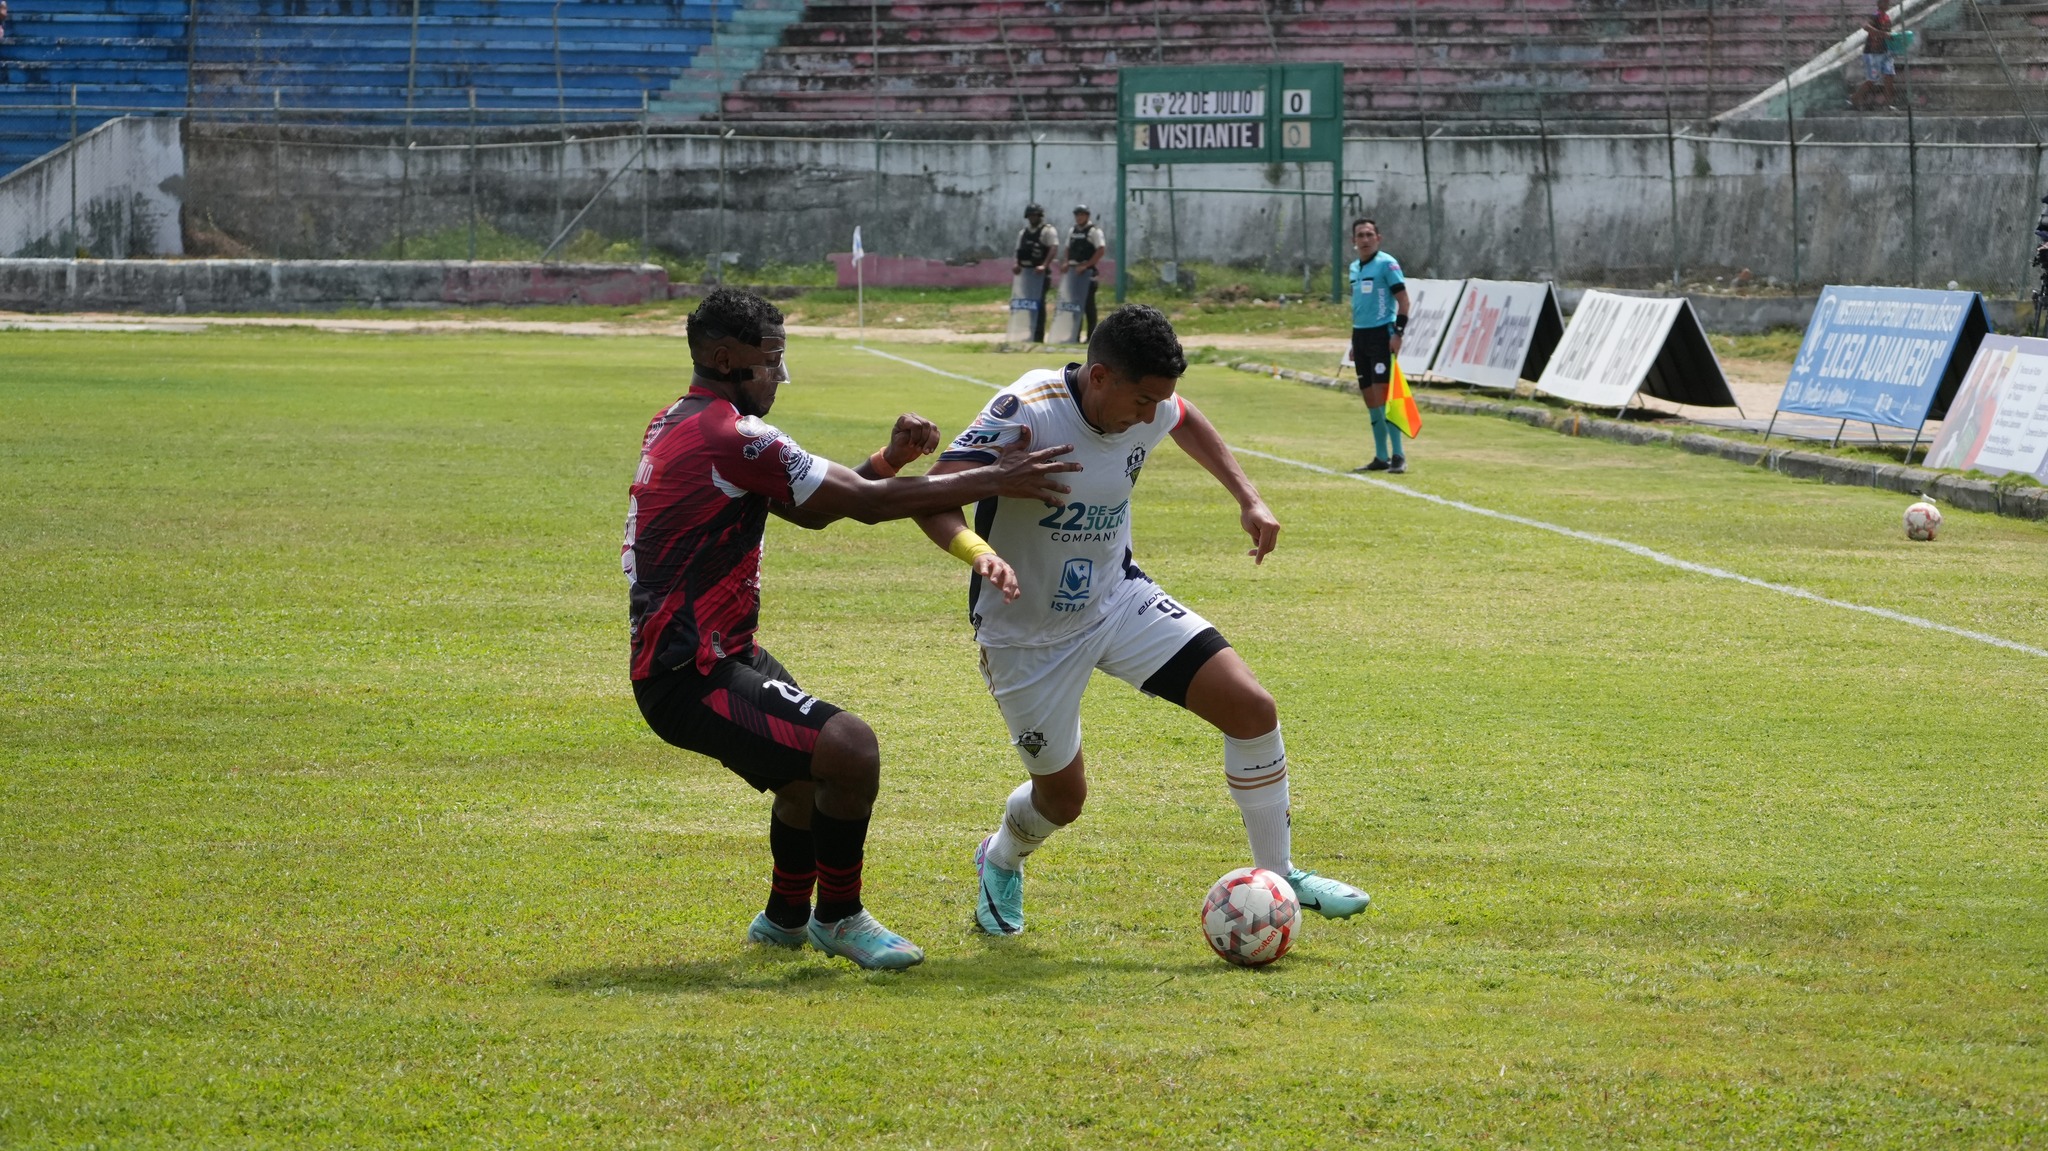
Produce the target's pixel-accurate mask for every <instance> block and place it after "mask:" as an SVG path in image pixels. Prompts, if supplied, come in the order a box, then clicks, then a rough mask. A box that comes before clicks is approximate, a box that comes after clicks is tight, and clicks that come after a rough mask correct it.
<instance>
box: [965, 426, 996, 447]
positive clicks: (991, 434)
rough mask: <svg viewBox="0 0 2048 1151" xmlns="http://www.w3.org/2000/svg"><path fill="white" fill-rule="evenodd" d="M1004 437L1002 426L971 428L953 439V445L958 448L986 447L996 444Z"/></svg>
mask: <svg viewBox="0 0 2048 1151" xmlns="http://www.w3.org/2000/svg"><path fill="white" fill-rule="evenodd" d="M1002 438H1003V431H1002V429H1001V428H969V429H967V430H966V431H964V432H961V433H960V438H959V439H956V440H954V441H953V446H954V447H956V448H986V447H991V446H993V445H995V444H996V443H997V442H999V441H1000V440H1001V439H1002Z"/></svg>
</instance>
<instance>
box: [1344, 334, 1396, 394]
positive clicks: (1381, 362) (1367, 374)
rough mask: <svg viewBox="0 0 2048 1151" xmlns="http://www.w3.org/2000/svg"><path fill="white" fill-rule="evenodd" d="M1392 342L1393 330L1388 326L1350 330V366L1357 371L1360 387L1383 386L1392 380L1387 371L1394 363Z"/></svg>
mask: <svg viewBox="0 0 2048 1151" xmlns="http://www.w3.org/2000/svg"><path fill="white" fill-rule="evenodd" d="M1393 340H1394V329H1393V328H1392V327H1390V326H1386V325H1382V326H1380V327H1377V328H1353V329H1351V365H1352V367H1354V368H1356V369H1357V371H1358V384H1359V386H1360V387H1370V386H1372V385H1374V384H1384V383H1386V382H1387V381H1388V380H1390V379H1392V378H1393V377H1392V374H1391V372H1390V370H1389V368H1390V365H1392V363H1393V362H1394V353H1393V346H1394V345H1393Z"/></svg>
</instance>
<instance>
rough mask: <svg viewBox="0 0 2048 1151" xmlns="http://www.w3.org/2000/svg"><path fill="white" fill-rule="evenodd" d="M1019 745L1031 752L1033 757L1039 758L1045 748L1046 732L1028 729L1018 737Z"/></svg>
mask: <svg viewBox="0 0 2048 1151" xmlns="http://www.w3.org/2000/svg"><path fill="white" fill-rule="evenodd" d="M1017 746H1018V747H1021V748H1023V749H1024V750H1025V751H1028V752H1030V753H1031V757H1032V758H1033V759H1036V758H1038V753H1039V752H1041V751H1044V750H1045V733H1044V732H1042V731H1027V732H1025V733H1024V734H1023V735H1020V736H1018V737H1017Z"/></svg>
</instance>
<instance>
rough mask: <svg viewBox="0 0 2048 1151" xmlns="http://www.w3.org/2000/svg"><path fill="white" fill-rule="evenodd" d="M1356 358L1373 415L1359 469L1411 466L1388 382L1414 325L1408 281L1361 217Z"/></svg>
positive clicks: (1356, 238) (1356, 234) (1355, 272)
mask: <svg viewBox="0 0 2048 1151" xmlns="http://www.w3.org/2000/svg"><path fill="white" fill-rule="evenodd" d="M1351 244H1352V246H1353V247H1355V248H1356V249H1358V258H1357V259H1356V260H1353V261H1351V362H1352V364H1353V365H1354V366H1355V367H1356V368H1357V371H1358V394H1359V395H1361V396H1363V397H1365V410H1366V411H1367V412H1368V413H1369V414H1370V415H1371V416H1372V447H1373V455H1372V462H1371V463H1368V464H1366V465H1365V466H1364V467H1360V468H1353V469H1351V470H1352V471H1355V472H1392V473H1394V474H1395V475H1399V474H1401V473H1402V472H1405V471H1407V470H1408V457H1406V456H1404V455H1402V454H1401V429H1399V428H1397V427H1395V426H1394V425H1393V424H1391V423H1389V422H1387V382H1388V380H1389V379H1390V378H1391V368H1392V367H1393V362H1394V357H1395V356H1397V355H1400V354H1401V333H1403V332H1405V331H1407V330H1408V284H1407V281H1406V280H1404V279H1402V277H1401V261H1399V260H1396V259H1395V258H1394V257H1392V256H1390V255H1388V254H1387V253H1385V252H1382V251H1380V228H1379V225H1378V224H1375V223H1373V222H1372V221H1371V220H1368V219H1366V218H1364V217H1363V216H1361V217H1359V218H1358V219H1356V220H1353V221H1351Z"/></svg>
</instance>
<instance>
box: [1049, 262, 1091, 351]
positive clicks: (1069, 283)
mask: <svg viewBox="0 0 2048 1151" xmlns="http://www.w3.org/2000/svg"><path fill="white" fill-rule="evenodd" d="M1091 283H1093V281H1092V280H1091V279H1090V278H1089V276H1088V273H1086V272H1081V271H1072V272H1068V273H1067V274H1066V275H1064V276H1062V277H1060V306H1059V309H1058V310H1057V311H1055V312H1053V314H1052V321H1051V323H1049V324H1048V325H1047V326H1046V331H1045V342H1046V343H1048V344H1078V343H1080V342H1081V320H1082V317H1083V314H1084V313H1085V312H1086V311H1087V310H1088V286H1089V284H1091Z"/></svg>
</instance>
